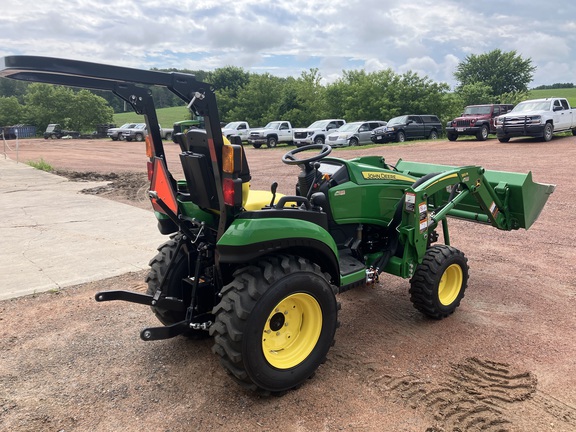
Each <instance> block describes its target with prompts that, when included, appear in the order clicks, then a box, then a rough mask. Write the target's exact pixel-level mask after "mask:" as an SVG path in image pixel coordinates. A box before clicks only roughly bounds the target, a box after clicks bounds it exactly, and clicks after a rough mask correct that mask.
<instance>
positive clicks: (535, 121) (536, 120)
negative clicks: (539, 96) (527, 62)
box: [526, 115, 542, 124]
mask: <svg viewBox="0 0 576 432" xmlns="http://www.w3.org/2000/svg"><path fill="white" fill-rule="evenodd" d="M526 120H527V123H532V124H540V123H542V117H541V116H539V115H537V116H528V118H527V119H526Z"/></svg>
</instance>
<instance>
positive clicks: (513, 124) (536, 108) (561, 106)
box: [496, 98, 576, 143]
mask: <svg viewBox="0 0 576 432" xmlns="http://www.w3.org/2000/svg"><path fill="white" fill-rule="evenodd" d="M570 130H571V131H572V134H573V135H576V109H574V108H572V107H571V106H570V104H569V103H568V100H566V99H565V98H546V99H533V100H527V101H524V102H520V103H519V104H518V105H516V106H515V107H514V109H513V110H512V111H510V112H508V113H507V114H504V115H501V116H498V117H497V118H496V136H497V137H498V140H499V141H500V142H503V143H505V142H508V141H510V138H513V137H518V136H531V137H537V138H542V140H543V141H550V140H551V139H552V135H553V134H555V133H558V132H567V131H570Z"/></svg>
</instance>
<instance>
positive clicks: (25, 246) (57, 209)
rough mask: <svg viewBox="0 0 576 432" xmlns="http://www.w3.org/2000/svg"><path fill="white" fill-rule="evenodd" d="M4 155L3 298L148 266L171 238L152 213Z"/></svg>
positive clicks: (0, 177) (0, 217)
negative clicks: (164, 234)
mask: <svg viewBox="0 0 576 432" xmlns="http://www.w3.org/2000/svg"><path fill="white" fill-rule="evenodd" d="M104 184H106V182H89V183H87V182H72V181H69V180H68V179H66V178H64V177H60V176H57V175H54V174H49V173H46V172H43V171H40V170H37V169H35V168H32V167H30V166H28V165H26V164H23V163H16V162H15V161H12V160H10V159H5V158H4V157H0V221H1V222H0V300H5V299H8V298H13V297H20V296H24V295H28V294H33V293H35V292H42V291H49V290H54V289H60V288H64V287H66V286H70V285H76V284H80V283H85V282H89V281H95V280H100V279H105V278H108V277H112V276H117V275H120V274H123V273H126V272H130V271H139V270H143V269H146V268H148V262H149V261H150V259H151V258H152V257H153V256H154V255H155V254H156V249H157V247H158V246H159V245H160V244H161V243H163V242H164V241H166V240H167V236H163V235H161V234H160V233H159V232H158V229H157V228H156V218H155V217H154V213H152V212H151V211H146V210H142V209H139V208H136V207H132V206H130V205H127V204H122V203H118V202H114V201H111V200H108V199H105V198H100V197H98V196H93V195H85V194H82V193H80V192H79V191H80V190H82V189H86V188H90V187H95V186H99V185H104Z"/></svg>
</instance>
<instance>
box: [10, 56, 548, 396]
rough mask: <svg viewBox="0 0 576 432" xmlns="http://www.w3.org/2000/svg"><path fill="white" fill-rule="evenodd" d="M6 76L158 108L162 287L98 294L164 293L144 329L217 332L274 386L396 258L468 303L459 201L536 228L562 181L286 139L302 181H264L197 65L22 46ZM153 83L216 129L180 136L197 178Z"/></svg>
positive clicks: (156, 192)
mask: <svg viewBox="0 0 576 432" xmlns="http://www.w3.org/2000/svg"><path fill="white" fill-rule="evenodd" d="M0 76H5V77H10V78H15V79H20V80H26V81H38V82H44V83H51V84H58V85H67V86H77V87H84V88H90V89H99V90H110V91H112V92H114V93H115V94H116V95H118V96H119V97H120V98H122V99H123V100H125V101H126V102H128V103H130V104H131V105H132V107H133V108H134V110H135V111H136V112H137V113H139V114H142V115H144V119H145V121H146V123H147V125H148V130H149V131H150V133H149V134H148V137H147V138H146V150H147V155H148V157H149V161H148V167H147V170H148V174H149V179H150V191H149V196H150V200H151V203H152V206H153V208H154V211H155V215H156V217H157V220H158V228H159V229H160V231H161V232H162V233H163V234H166V235H168V236H169V240H168V241H167V242H166V243H164V244H162V245H161V246H160V247H159V249H158V254H157V255H156V256H155V257H154V258H153V259H152V260H151V261H150V272H149V274H148V276H147V279H146V280H147V283H148V292H147V294H142V293H137V292H128V291H105V292H99V293H97V294H96V300H97V301H99V302H103V301H110V300H124V301H128V302H134V303H140V304H144V305H148V306H150V307H151V309H152V311H153V312H154V313H155V314H156V316H157V318H158V319H159V320H160V322H161V323H162V325H161V326H159V327H150V328H146V329H144V330H142V332H141V338H142V339H143V340H145V341H152V340H158V339H166V338H171V337H174V336H177V335H186V336H188V337H191V338H200V337H206V336H212V337H213V340H214V346H213V351H214V353H215V354H216V355H217V356H219V357H220V361H221V363H222V365H223V366H224V367H225V368H226V369H227V370H228V371H229V372H230V375H231V376H232V377H233V378H234V379H235V380H236V381H237V382H238V383H240V384H241V385H242V386H244V387H246V388H248V389H251V390H255V391H258V392H260V393H282V392H284V391H286V390H289V389H292V388H294V387H297V386H299V385H300V384H302V383H303V382H304V381H305V380H306V379H307V378H309V377H310V376H311V375H313V374H314V372H315V371H316V369H317V368H318V367H319V366H320V364H321V363H322V362H323V361H324V360H325V358H326V355H327V353H328V351H329V349H330V347H331V346H332V344H333V339H334V335H335V332H336V329H337V327H338V312H339V303H338V302H337V297H336V295H337V294H338V293H341V292H343V291H346V290H348V289H351V288H354V287H357V286H362V285H366V284H375V283H376V282H377V281H379V279H380V277H381V274H382V273H389V274H393V275H396V276H400V277H402V278H406V279H409V280H410V281H409V286H410V288H409V291H410V299H411V301H412V303H413V305H414V307H415V308H416V309H418V310H419V311H421V312H422V313H423V314H425V315H427V316H429V317H430V318H433V319H442V318H444V317H447V316H448V315H450V314H452V313H453V312H454V310H455V309H456V308H457V307H458V305H459V304H460V301H461V300H462V298H463V297H464V293H465V290H466V288H467V284H468V263H467V259H466V257H465V256H464V253H462V252H461V251H459V250H458V249H456V248H454V247H452V246H450V236H449V233H448V216H451V217H455V218H461V219H467V220H470V221H474V222H477V223H483V224H485V225H487V226H492V227H494V228H497V229H500V230H516V229H520V228H524V229H528V228H529V227H530V226H531V225H532V223H533V222H534V221H535V220H536V219H537V217H538V215H539V214H540V211H541V210H542V208H543V206H544V204H545V203H546V200H547V198H548V196H549V195H550V194H551V193H552V192H553V191H554V186H553V185H546V184H539V183H535V182H533V181H532V178H531V174H530V173H528V174H518V173H508V172H497V171H486V170H485V169H484V168H482V167H480V166H464V167H454V166H447V165H429V164H424V163H415V162H407V161H403V160H400V161H398V162H396V163H395V164H393V165H391V164H389V163H388V162H387V161H386V160H385V159H384V158H383V157H381V156H368V157H359V158H355V159H351V160H345V159H340V158H335V157H330V153H331V148H330V146H329V145H310V146H306V147H300V148H296V149H293V150H290V151H288V152H287V153H286V154H284V156H283V157H282V162H283V163H285V164H288V165H291V166H294V168H295V183H296V184H297V186H296V188H295V192H294V195H289V196H283V195H281V194H278V193H276V188H277V184H272V185H271V187H270V190H269V191H254V190H251V189H250V187H249V182H250V179H251V173H250V169H249V167H248V163H247V159H246V155H245V153H244V151H243V148H242V146H241V145H239V144H238V143H236V142H234V141H235V140H234V139H232V141H233V142H232V143H229V142H227V140H225V138H223V136H222V133H221V129H220V119H219V116H218V110H217V107H216V99H215V95H214V89H213V88H212V86H211V85H210V84H207V83H204V82H199V81H197V80H196V79H195V77H194V76H193V75H189V74H183V73H175V72H173V73H166V72H159V71H146V70H136V69H129V68H124V67H117V66H107V65H101V64H94V63H86V62H79V61H71V60H64V59H55V58H45V57H29V56H10V57H5V58H4V59H3V60H2V63H0ZM152 85H155V86H163V87H166V88H168V89H169V90H171V91H172V92H174V93H175V94H176V95H178V96H179V97H180V98H181V99H182V100H183V101H184V103H186V104H187V106H188V107H189V109H190V110H191V111H192V113H193V114H194V115H196V116H203V117H204V119H205V122H206V130H200V129H191V130H189V131H188V132H187V133H185V134H178V135H176V136H175V139H176V140H177V142H178V144H179V146H180V148H181V153H180V163H181V164H182V169H183V173H184V178H182V179H175V178H174V177H173V176H172V174H171V173H170V171H169V169H168V166H167V161H166V157H165V154H164V148H163V145H162V139H161V137H160V132H159V130H158V121H157V118H156V112H155V109H154V104H153V101H152V97H151V93H150V92H149V90H148V89H147V88H146V86H152ZM439 232H441V233H442V237H441V238H442V241H443V243H442V244H438V241H439V239H440V235H439Z"/></svg>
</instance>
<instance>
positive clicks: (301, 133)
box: [294, 119, 346, 147]
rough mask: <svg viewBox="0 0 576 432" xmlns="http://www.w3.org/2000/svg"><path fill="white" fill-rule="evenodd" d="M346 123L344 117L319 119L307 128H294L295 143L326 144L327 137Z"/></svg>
mask: <svg viewBox="0 0 576 432" xmlns="http://www.w3.org/2000/svg"><path fill="white" fill-rule="evenodd" d="M344 124H346V120H343V119H326V120H317V121H315V122H314V123H312V124H311V125H310V126H308V127H307V128H305V129H294V144H295V145H296V147H301V146H305V145H309V144H324V143H325V142H326V137H327V136H328V135H329V134H330V133H331V132H333V131H335V130H336V129H338V128H339V127H340V126H342V125H344Z"/></svg>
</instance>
